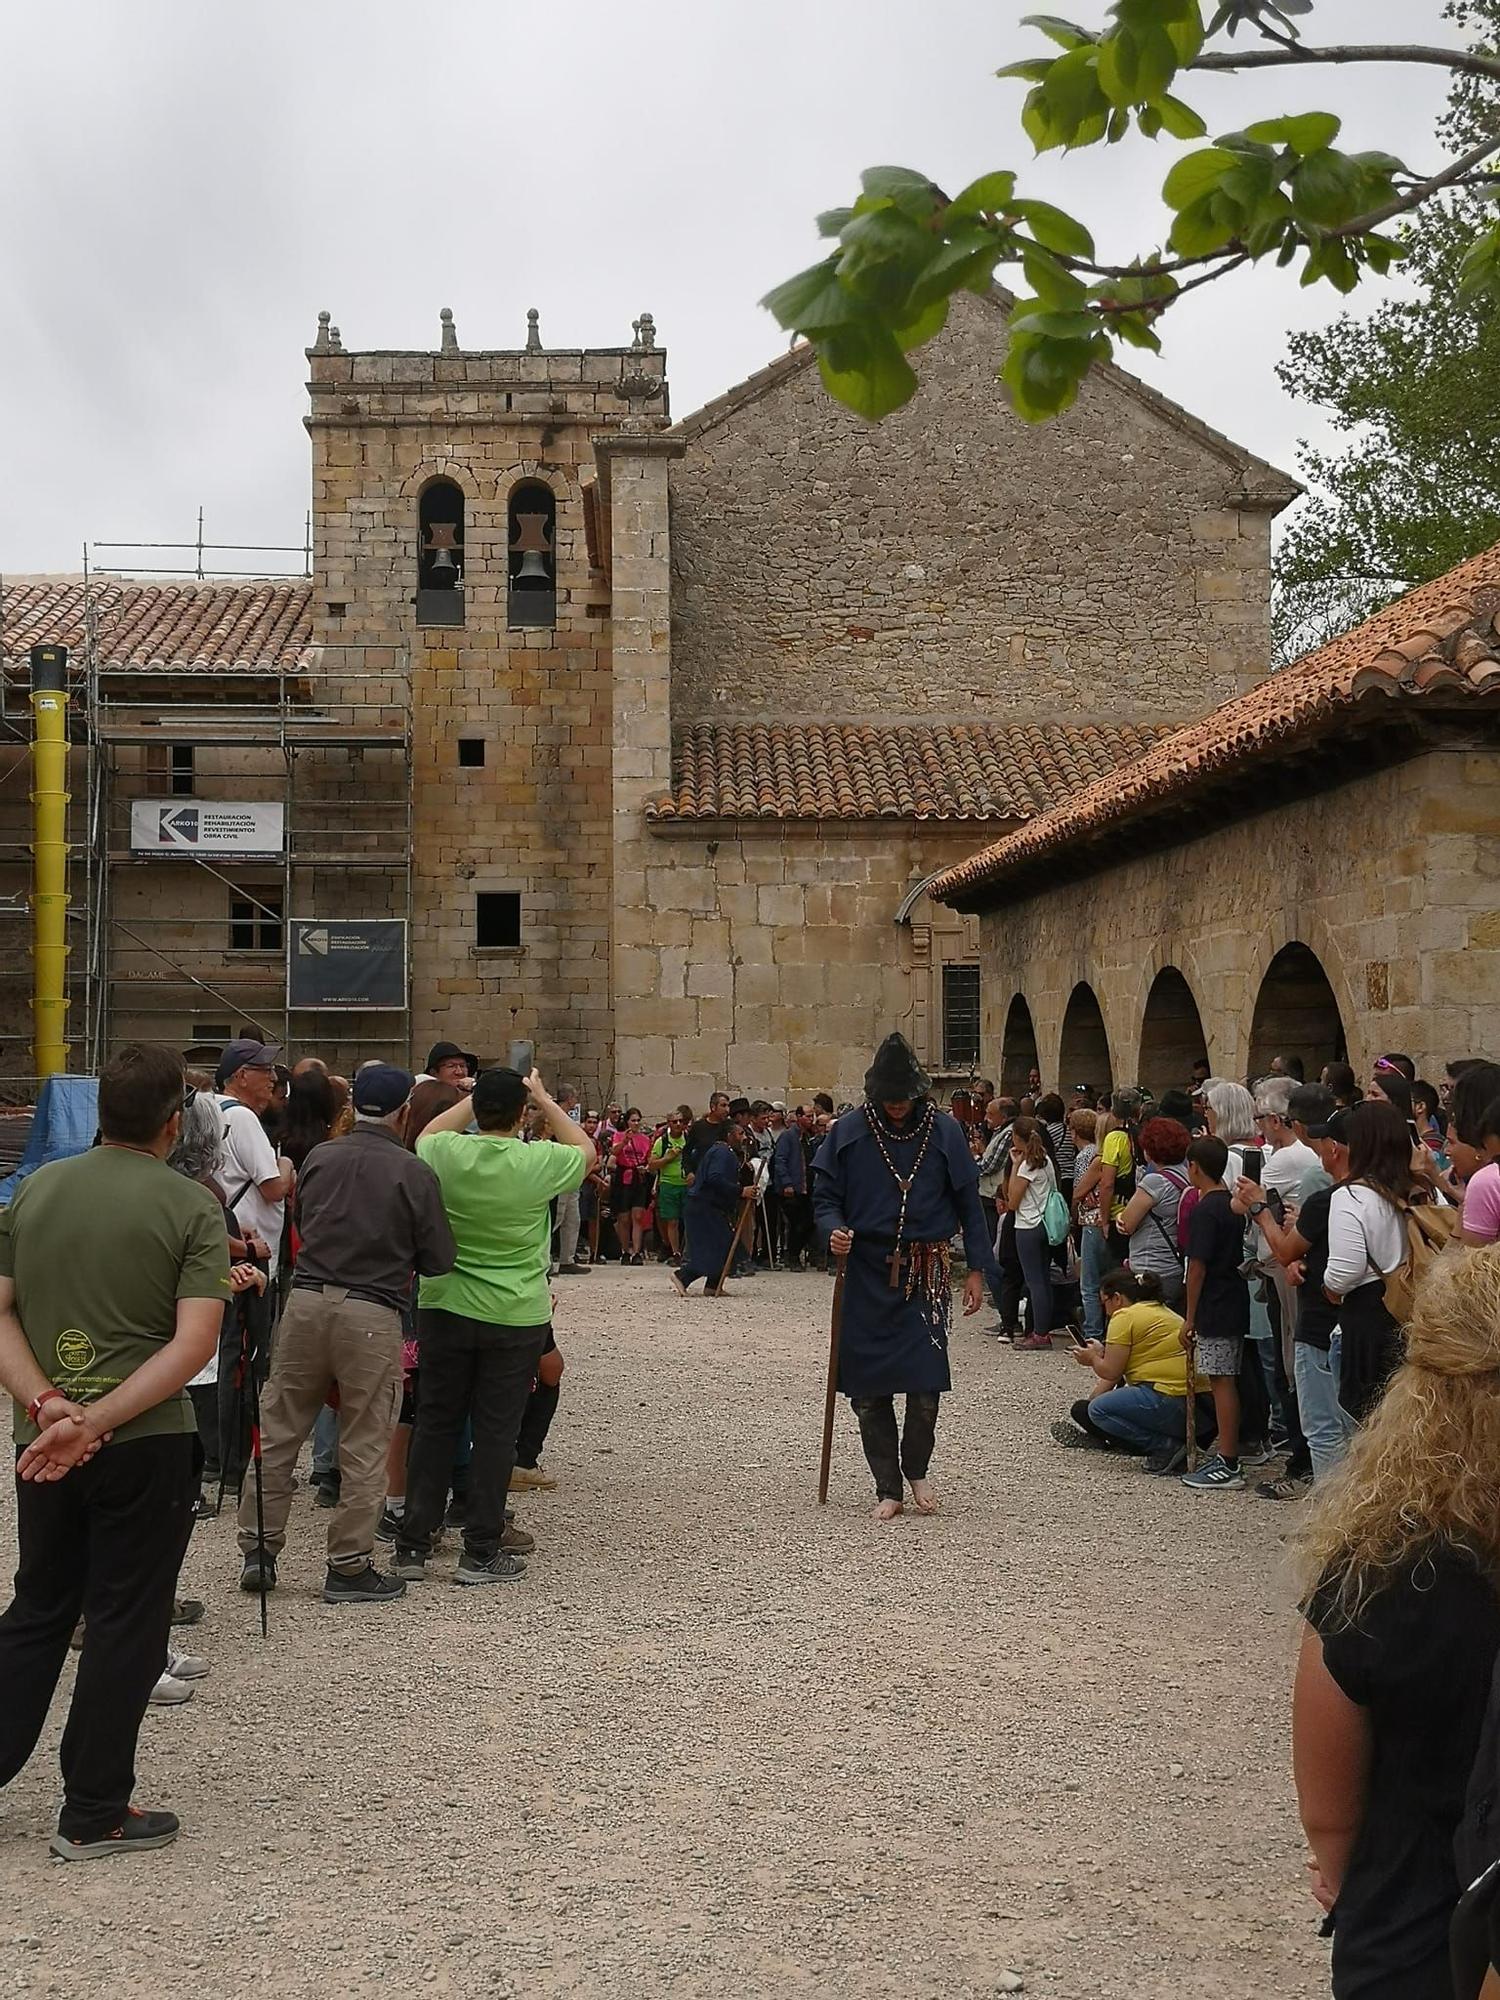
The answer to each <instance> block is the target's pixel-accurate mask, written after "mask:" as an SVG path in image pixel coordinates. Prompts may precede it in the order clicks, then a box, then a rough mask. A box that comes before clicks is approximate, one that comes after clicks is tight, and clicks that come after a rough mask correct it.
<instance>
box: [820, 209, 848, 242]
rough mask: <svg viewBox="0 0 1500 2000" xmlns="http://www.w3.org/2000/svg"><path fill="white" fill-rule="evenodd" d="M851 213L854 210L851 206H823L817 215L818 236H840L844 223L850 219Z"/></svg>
mask: <svg viewBox="0 0 1500 2000" xmlns="http://www.w3.org/2000/svg"><path fill="white" fill-rule="evenodd" d="M853 214H854V210H853V209H852V208H825V209H824V211H823V213H822V214H821V215H820V216H819V217H818V234H819V235H820V236H842V235H843V233H844V228H845V225H846V224H847V223H848V222H849V221H850V219H851V218H852V216H853Z"/></svg>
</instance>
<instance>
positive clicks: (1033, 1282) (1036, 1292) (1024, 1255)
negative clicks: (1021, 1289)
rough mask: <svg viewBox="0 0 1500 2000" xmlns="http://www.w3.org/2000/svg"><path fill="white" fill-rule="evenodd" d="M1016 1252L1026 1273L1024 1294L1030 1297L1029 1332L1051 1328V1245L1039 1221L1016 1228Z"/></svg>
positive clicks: (1049, 1331) (1045, 1331) (1046, 1331)
mask: <svg viewBox="0 0 1500 2000" xmlns="http://www.w3.org/2000/svg"><path fill="white" fill-rule="evenodd" d="M1016 1254H1017V1255H1018V1256H1019V1257H1020V1259H1021V1269H1022V1270H1023V1271H1024V1272H1025V1274H1026V1293H1027V1296H1028V1298H1029V1299H1030V1300H1031V1331H1032V1333H1034V1334H1036V1333H1051V1331H1052V1245H1051V1244H1050V1243H1049V1242H1048V1241H1047V1232H1046V1230H1045V1229H1043V1228H1042V1227H1041V1225H1040V1224H1038V1226H1037V1227H1036V1228H1035V1229H1022V1228H1020V1227H1019V1226H1018V1227H1017V1229H1016Z"/></svg>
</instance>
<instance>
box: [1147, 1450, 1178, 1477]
mask: <svg viewBox="0 0 1500 2000" xmlns="http://www.w3.org/2000/svg"><path fill="white" fill-rule="evenodd" d="M1143 1463H1144V1465H1145V1467H1146V1470H1147V1471H1148V1472H1156V1473H1162V1474H1165V1473H1168V1472H1178V1471H1180V1470H1181V1469H1182V1467H1183V1466H1184V1465H1185V1464H1186V1463H1187V1446H1186V1445H1185V1444H1169V1445H1164V1446H1163V1447H1162V1449H1161V1450H1160V1451H1153V1452H1152V1453H1151V1454H1150V1455H1149V1457H1147V1458H1146V1459H1145V1460H1144V1461H1143Z"/></svg>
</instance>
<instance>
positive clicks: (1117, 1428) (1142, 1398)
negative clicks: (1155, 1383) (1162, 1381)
mask: <svg viewBox="0 0 1500 2000" xmlns="http://www.w3.org/2000/svg"><path fill="white" fill-rule="evenodd" d="M1085 1408H1086V1409H1087V1412H1088V1420H1089V1423H1090V1424H1091V1425H1092V1426H1093V1428H1094V1429H1095V1430H1098V1431H1103V1433H1104V1435H1105V1436H1106V1437H1107V1438H1113V1439H1114V1441H1115V1442H1116V1444H1121V1445H1123V1446H1124V1447H1125V1449H1126V1450H1127V1451H1137V1452H1148V1451H1160V1450H1161V1448H1162V1446H1163V1445H1168V1444H1186V1442H1187V1403H1186V1400H1185V1399H1184V1398H1183V1397H1181V1396H1164V1395H1163V1394H1162V1392H1161V1390H1160V1389H1153V1388H1152V1387H1151V1386H1150V1384H1149V1383H1146V1382H1142V1383H1139V1384H1137V1386H1136V1387H1135V1388H1133V1389H1132V1388H1130V1387H1128V1386H1127V1385H1126V1384H1125V1383H1123V1382H1122V1383H1121V1384H1120V1386H1119V1388H1118V1389H1106V1390H1105V1392H1104V1394H1103V1395H1102V1396H1094V1397H1092V1398H1091V1399H1090V1401H1089V1402H1088V1403H1087V1404H1086V1405H1085Z"/></svg>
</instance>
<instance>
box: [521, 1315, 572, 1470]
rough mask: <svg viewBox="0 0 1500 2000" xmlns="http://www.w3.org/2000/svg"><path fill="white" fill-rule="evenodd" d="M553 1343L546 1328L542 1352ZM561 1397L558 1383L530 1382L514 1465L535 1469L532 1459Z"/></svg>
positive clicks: (535, 1455)
mask: <svg viewBox="0 0 1500 2000" xmlns="http://www.w3.org/2000/svg"><path fill="white" fill-rule="evenodd" d="M556 1346H557V1342H556V1341H555V1340H554V1339H553V1338H552V1335H551V1333H550V1331H549V1333H548V1335H547V1338H546V1340H545V1341H544V1342H543V1344H542V1352H543V1354H550V1353H551V1352H552V1351H553V1350H554V1349H555V1348H556ZM561 1397H562V1389H561V1386H560V1385H559V1384H558V1383H555V1382H554V1383H552V1384H550V1385H549V1384H548V1383H546V1382H540V1381H538V1382H534V1383H533V1384H532V1389H531V1394H530V1395H529V1396H528V1397H527V1398H526V1411H525V1414H524V1415H523V1416H522V1418H521V1429H520V1434H519V1435H518V1437H517V1438H516V1464H517V1465H524V1466H527V1467H528V1468H530V1469H531V1470H533V1471H534V1470H535V1469H536V1462H537V1460H538V1459H539V1458H540V1457H541V1455H542V1446H543V1445H544V1444H545V1443H546V1442H547V1433H548V1431H550V1430H551V1428H552V1419H553V1418H554V1417H555V1416H556V1415H557V1405H558V1402H559V1401H560V1399H561Z"/></svg>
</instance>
